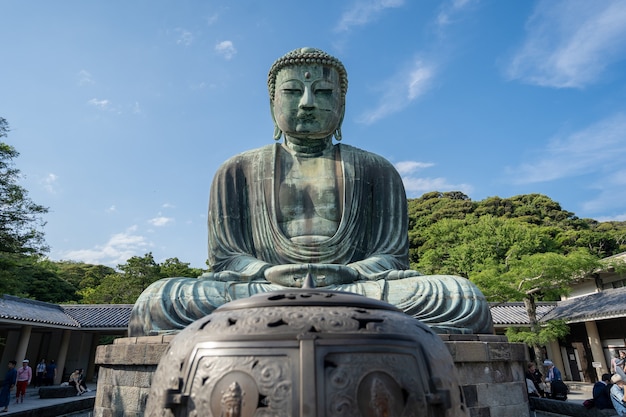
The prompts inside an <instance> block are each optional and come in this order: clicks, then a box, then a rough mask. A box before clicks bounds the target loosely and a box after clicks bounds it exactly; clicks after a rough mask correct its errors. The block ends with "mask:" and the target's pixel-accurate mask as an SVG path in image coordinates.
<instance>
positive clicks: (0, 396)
mask: <svg viewBox="0 0 626 417" xmlns="http://www.w3.org/2000/svg"><path fill="white" fill-rule="evenodd" d="M15 365H17V362H15V361H9V369H8V370H7V373H6V375H5V376H4V381H3V382H2V390H0V407H4V408H3V409H2V410H0V412H2V413H6V412H8V411H9V402H10V401H11V390H12V389H13V387H15V384H16V382H17V371H16V370H15Z"/></svg>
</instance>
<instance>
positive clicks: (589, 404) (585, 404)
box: [583, 398, 596, 409]
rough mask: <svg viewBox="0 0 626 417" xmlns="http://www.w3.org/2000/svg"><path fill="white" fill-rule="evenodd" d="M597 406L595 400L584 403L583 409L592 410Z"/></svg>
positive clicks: (591, 399)
mask: <svg viewBox="0 0 626 417" xmlns="http://www.w3.org/2000/svg"><path fill="white" fill-rule="evenodd" d="M595 406H596V401H595V400H594V399H593V398H590V399H588V400H585V401H583V407H585V408H586V409H590V408H593V407H595Z"/></svg>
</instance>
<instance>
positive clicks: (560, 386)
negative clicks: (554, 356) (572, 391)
mask: <svg viewBox="0 0 626 417" xmlns="http://www.w3.org/2000/svg"><path fill="white" fill-rule="evenodd" d="M543 365H544V366H546V367H547V368H548V372H547V373H546V375H547V376H546V383H548V385H549V387H550V389H549V390H548V391H549V393H550V395H549V397H550V398H552V399H555V400H562V401H565V400H566V399H567V385H565V383H564V382H563V377H562V376H561V371H559V369H558V368H557V367H556V366H554V363H553V362H552V361H551V360H549V359H546V360H545V361H543Z"/></svg>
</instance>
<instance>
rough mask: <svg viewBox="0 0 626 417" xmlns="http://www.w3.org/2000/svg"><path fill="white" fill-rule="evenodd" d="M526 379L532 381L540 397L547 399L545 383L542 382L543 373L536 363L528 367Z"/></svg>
mask: <svg viewBox="0 0 626 417" xmlns="http://www.w3.org/2000/svg"><path fill="white" fill-rule="evenodd" d="M526 379H530V380H531V381H532V382H533V384H534V385H535V388H536V390H537V392H538V393H539V395H540V396H541V397H545V395H546V394H545V391H544V390H543V381H542V379H543V375H541V372H539V370H538V369H537V366H535V363H534V362H529V363H528V367H527V370H526Z"/></svg>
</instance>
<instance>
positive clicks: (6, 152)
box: [0, 117, 48, 255]
mask: <svg viewBox="0 0 626 417" xmlns="http://www.w3.org/2000/svg"><path fill="white" fill-rule="evenodd" d="M8 132H9V125H8V123H7V121H6V120H5V119H4V118H2V117H0V139H3V138H5V137H6V136H7V135H8ZM18 156H19V152H17V151H16V150H15V148H14V147H13V146H11V145H8V144H6V143H4V142H0V252H4V253H14V254H22V255H35V254H37V255H40V254H43V253H45V252H46V251H47V250H48V247H47V245H46V243H45V241H44V234H43V231H42V228H43V226H44V225H45V221H44V220H43V218H42V215H44V214H46V213H47V212H48V208H46V207H44V206H41V205H39V204H35V203H34V202H33V201H31V199H30V198H29V197H28V192H27V191H26V189H25V188H24V187H22V186H21V185H19V184H18V179H19V175H20V170H19V169H17V168H15V163H14V159H15V158H17V157H18Z"/></svg>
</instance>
